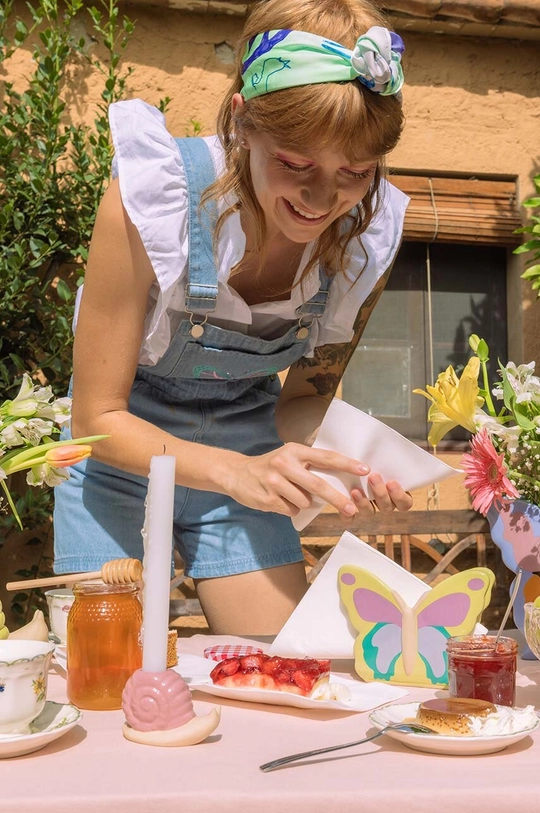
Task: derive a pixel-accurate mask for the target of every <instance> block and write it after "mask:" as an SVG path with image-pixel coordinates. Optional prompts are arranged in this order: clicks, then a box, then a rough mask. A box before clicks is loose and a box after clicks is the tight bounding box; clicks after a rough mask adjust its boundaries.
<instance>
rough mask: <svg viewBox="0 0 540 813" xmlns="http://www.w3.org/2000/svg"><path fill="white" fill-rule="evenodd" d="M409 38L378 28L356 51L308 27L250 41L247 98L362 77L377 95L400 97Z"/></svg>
mask: <svg viewBox="0 0 540 813" xmlns="http://www.w3.org/2000/svg"><path fill="white" fill-rule="evenodd" d="M404 50H405V46H404V44H403V40H402V39H401V37H400V36H399V34H396V33H395V32H394V31H389V30H388V29H387V28H382V27H381V26H373V27H372V28H370V29H369V31H368V32H367V33H366V34H363V35H362V36H361V37H359V38H358V40H357V41H356V45H355V47H354V50H353V51H350V50H349V49H348V48H345V46H343V45H340V44H339V43H338V42H333V41H332V40H329V39H325V37H319V36H317V35H316V34H309V33H308V32H306V31H291V30H289V29H278V30H275V31H265V32H264V33H263V34H257V36H256V37H252V39H251V40H250V41H249V43H248V45H247V48H246V52H245V54H244V59H243V66H242V79H243V88H242V91H241V93H242V96H243V97H244V99H252V98H253V97H254V96H262V95H263V94H265V93H272V92H273V91H275V90H283V89H284V88H291V87H299V86H301V85H317V84H320V83H323V82H346V81H352V80H353V79H357V80H358V81H359V82H361V83H362V84H363V85H365V86H366V87H367V88H369V89H370V90H371V91H373V92H374V93H380V94H381V95H383V96H394V95H395V94H397V93H399V92H400V90H401V88H402V86H403V70H402V67H401V55H402V53H403V52H404Z"/></svg>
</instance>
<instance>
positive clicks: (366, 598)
mask: <svg viewBox="0 0 540 813" xmlns="http://www.w3.org/2000/svg"><path fill="white" fill-rule="evenodd" d="M353 601H354V606H355V608H356V612H357V613H358V615H359V616H360V618H362V619H363V620H364V621H369V622H371V623H374V624H381V623H384V622H386V623H387V624H396V625H397V626H398V627H401V611H400V610H399V609H398V608H397V607H396V606H395V605H394V604H392V602H391V601H388V599H387V598H385V597H384V596H380V595H379V594H378V593H375V592H374V591H373V590H369V589H368V588H367V587H358V588H357V589H356V590H355V591H354V593H353Z"/></svg>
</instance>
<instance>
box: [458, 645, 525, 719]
mask: <svg viewBox="0 0 540 813" xmlns="http://www.w3.org/2000/svg"><path fill="white" fill-rule="evenodd" d="M495 641H496V636H495V635H462V636H458V637H455V638H449V639H448V641H447V642H446V652H447V655H448V691H449V693H450V695H451V696H452V697H472V698H475V699H477V700H487V701H488V702H490V703H496V704H497V705H500V706H513V705H514V703H515V699H516V666H517V642H516V641H514V639H513V638H503V637H501V638H499V640H498V641H497V643H496V644H495Z"/></svg>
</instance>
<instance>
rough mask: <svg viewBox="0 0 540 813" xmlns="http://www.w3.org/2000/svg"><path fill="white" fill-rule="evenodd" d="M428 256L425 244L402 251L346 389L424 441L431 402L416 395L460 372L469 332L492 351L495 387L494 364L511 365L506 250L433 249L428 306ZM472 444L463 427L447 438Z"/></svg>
mask: <svg viewBox="0 0 540 813" xmlns="http://www.w3.org/2000/svg"><path fill="white" fill-rule="evenodd" d="M427 252H428V246H427V245H426V244H425V243H413V242H411V243H404V244H403V246H402V247H401V249H400V251H399V254H398V256H397V258H396V262H395V264H394V268H393V270H392V274H391V275H390V279H389V281H388V285H387V287H386V290H385V291H384V292H383V294H382V296H381V299H380V300H379V302H378V304H377V306H376V308H375V310H374V312H373V314H372V316H371V319H370V321H369V323H368V325H367V328H366V330H365V333H364V335H363V337H362V339H361V343H360V345H359V346H358V348H357V349H356V351H355V353H354V355H353V357H352V359H351V361H350V363H349V366H348V368H347V370H346V372H345V375H344V377H343V389H342V397H343V399H344V400H345V401H347V402H348V403H350V404H353V405H354V406H357V407H358V408H359V409H362V410H364V411H365V412H368V413H369V414H371V415H375V416H376V417H378V418H380V419H381V420H383V421H384V422H385V423H387V424H388V425H390V426H392V427H393V428H394V429H397V430H398V431H399V432H401V433H402V434H403V435H405V436H406V437H409V438H411V439H413V440H416V441H420V442H425V441H426V439H427V431H428V426H427V409H428V407H429V403H428V401H427V400H426V399H425V398H423V396H421V395H414V394H413V393H412V390H413V389H415V388H418V387H420V388H422V389H425V385H426V384H428V383H432V382H433V381H434V380H435V379H436V378H437V375H438V374H439V373H440V372H442V371H443V370H445V369H446V367H448V366H449V365H450V364H451V365H452V366H453V367H454V369H455V370H456V372H458V374H459V373H460V372H461V370H462V369H463V367H464V366H465V364H466V363H467V360H468V358H469V357H470V355H471V353H470V350H469V346H468V338H469V336H470V335H471V333H476V334H478V335H479V336H481V337H483V338H484V339H485V340H486V341H487V343H488V345H489V347H490V357H491V360H490V380H491V381H495V380H496V374H497V359H498V358H500V359H501V361H502V362H503V363H505V362H506V360H507V344H506V336H507V330H506V250H505V249H503V248H498V247H494V246H461V245H453V244H443V243H435V244H432V245H429V264H430V269H431V300H430V298H429V297H428V273H427ZM430 301H431V308H430ZM430 331H431V333H432V336H433V340H432V342H430V339H429V337H430ZM432 356H433V357H432ZM432 368H433V375H432ZM468 438H469V433H468V432H467V431H466V430H464V429H460V428H458V429H455V430H454V431H453V432H452V433H450V434H449V435H447V437H446V439H447V440H467V439H468Z"/></svg>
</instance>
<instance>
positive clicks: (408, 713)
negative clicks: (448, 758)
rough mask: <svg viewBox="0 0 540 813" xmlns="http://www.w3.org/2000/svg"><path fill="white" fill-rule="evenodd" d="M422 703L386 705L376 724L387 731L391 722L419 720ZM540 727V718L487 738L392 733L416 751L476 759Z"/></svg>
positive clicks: (377, 713) (377, 714) (374, 714)
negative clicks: (511, 730) (514, 729)
mask: <svg viewBox="0 0 540 813" xmlns="http://www.w3.org/2000/svg"><path fill="white" fill-rule="evenodd" d="M419 705H420V704H419V703H398V704H393V705H391V706H384V707H383V708H381V709H377V710H376V711H374V712H372V714H370V715H369V719H370V720H371V722H372V723H373V725H374V726H375V727H376V728H378V729H381V728H384V727H385V726H386V725H389V724H390V723H402V722H404V721H405V720H407V722H410V721H411V720H414V718H415V717H416V712H417V710H418V706H419ZM539 725H540V719H537V720H536V723H535V724H534V725H532V726H530V727H529V728H524V729H522V730H521V731H516V732H515V733H514V734H496V735H489V736H488V735H484V736H481V737H450V736H448V735H446V734H406V733H405V732H404V731H388V732H387V734H388V736H389V737H392V738H393V739H395V740H398V741H399V742H402V743H403V744H404V745H406V746H408V747H409V748H413V749H414V750H415V751H427V752H428V753H430V754H450V755H452V756H467V755H468V756H472V755H477V754H494V753H495V752H496V751H502V750H503V748H507V747H508V746H509V745H513V744H514V743H515V742H519V741H520V740H522V739H524V738H525V737H528V736H530V734H532V732H533V731H535V730H536V729H537V728H538V726H539Z"/></svg>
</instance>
